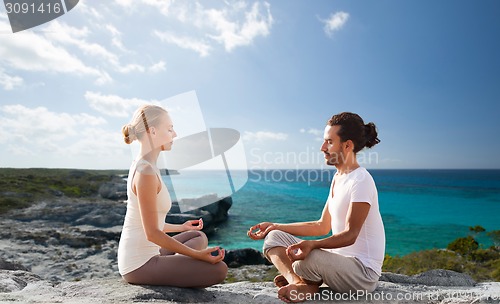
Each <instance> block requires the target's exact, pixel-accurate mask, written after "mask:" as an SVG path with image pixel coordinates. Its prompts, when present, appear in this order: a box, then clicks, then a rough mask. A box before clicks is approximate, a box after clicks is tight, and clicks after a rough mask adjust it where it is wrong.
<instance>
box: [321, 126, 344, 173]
mask: <svg viewBox="0 0 500 304" xmlns="http://www.w3.org/2000/svg"><path fill="white" fill-rule="evenodd" d="M339 129H340V126H326V127H325V132H324V134H323V137H324V139H325V141H324V142H323V145H321V151H322V152H323V153H324V154H325V162H326V164H327V165H331V166H337V165H340V164H342V163H343V162H344V153H343V143H342V142H341V141H340V137H339V136H338V135H337V132H338V131H339Z"/></svg>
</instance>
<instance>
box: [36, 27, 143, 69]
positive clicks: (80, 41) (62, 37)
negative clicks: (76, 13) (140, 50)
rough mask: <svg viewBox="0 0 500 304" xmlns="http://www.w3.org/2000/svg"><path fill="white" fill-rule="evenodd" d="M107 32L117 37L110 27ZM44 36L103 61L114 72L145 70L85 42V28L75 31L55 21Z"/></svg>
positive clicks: (86, 31)
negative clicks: (123, 62)
mask: <svg viewBox="0 0 500 304" xmlns="http://www.w3.org/2000/svg"><path fill="white" fill-rule="evenodd" d="M108 30H109V31H111V33H112V35H118V33H117V31H115V30H116V29H113V28H112V27H111V28H108ZM45 35H46V36H47V37H48V38H50V40H51V41H57V42H60V43H63V44H68V45H74V46H76V47H78V48H79V49H80V50H81V51H82V52H83V53H85V54H87V55H90V56H93V57H96V58H100V59H102V60H104V61H105V62H107V63H109V64H110V65H111V66H112V67H113V68H114V70H116V71H118V72H120V73H124V74H127V73H130V72H144V71H145V70H146V69H145V68H144V67H143V66H141V65H139V64H135V63H132V64H122V63H120V60H119V58H118V56H117V55H116V54H115V53H112V52H110V51H108V50H107V49H106V48H105V47H103V46H102V45H99V44H97V43H92V42H88V41H87V40H85V38H86V37H87V36H88V35H89V30H88V29H87V28H86V27H84V28H83V29H77V28H74V27H71V26H69V25H67V24H64V23H60V22H58V21H57V20H56V21H53V22H51V23H50V25H49V26H48V27H47V33H46V34H45ZM114 38H116V37H114ZM122 47H123V46H122Z"/></svg>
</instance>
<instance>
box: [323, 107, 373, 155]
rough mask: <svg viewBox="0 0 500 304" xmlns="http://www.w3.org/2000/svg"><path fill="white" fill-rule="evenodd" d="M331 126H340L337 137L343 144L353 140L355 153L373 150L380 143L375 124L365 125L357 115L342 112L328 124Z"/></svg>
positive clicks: (334, 116)
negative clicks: (367, 149) (366, 148)
mask: <svg viewBox="0 0 500 304" xmlns="http://www.w3.org/2000/svg"><path fill="white" fill-rule="evenodd" d="M327 125H329V126H340V129H339V131H338V133H337V135H338V136H339V137H340V140H341V141H342V142H346V141H348V140H352V142H353V143H354V153H358V152H359V151H361V150H362V149H363V148H364V147H368V148H371V147H373V146H375V145H376V144H378V143H379V142H380V139H378V138H377V128H376V127H375V124H374V123H373V122H369V123H367V124H366V125H365V123H364V122H363V119H362V118H361V117H360V116H359V115H358V114H355V113H350V112H342V113H340V114H337V115H333V116H332V118H330V119H329V120H328V122H327Z"/></svg>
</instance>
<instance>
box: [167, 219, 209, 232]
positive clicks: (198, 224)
mask: <svg viewBox="0 0 500 304" xmlns="http://www.w3.org/2000/svg"><path fill="white" fill-rule="evenodd" d="M201 229H203V219H201V218H200V219H198V220H190V221H186V222H185V223H184V224H182V225H179V224H170V223H165V224H164V225H163V232H164V233H167V232H183V231H188V230H201Z"/></svg>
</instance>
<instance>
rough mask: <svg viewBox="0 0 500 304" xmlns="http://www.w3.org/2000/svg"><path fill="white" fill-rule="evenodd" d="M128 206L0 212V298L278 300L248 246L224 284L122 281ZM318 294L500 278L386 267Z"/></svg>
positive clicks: (419, 294)
mask: <svg viewBox="0 0 500 304" xmlns="http://www.w3.org/2000/svg"><path fill="white" fill-rule="evenodd" d="M230 205H231V201H229V200H224V201H219V202H217V205H213V206H207V208H204V209H202V210H197V211H193V212H192V214H191V215H186V214H180V215H179V214H177V215H176V213H175V212H174V213H172V214H170V216H171V218H170V219H171V220H169V221H174V220H175V218H177V219H178V220H179V222H184V221H185V220H186V218H187V217H190V216H191V217H193V218H198V217H200V216H201V217H203V218H204V220H206V223H208V225H207V229H213V228H214V227H216V226H217V223H220V222H221V221H224V216H226V217H227V210H228V209H229V207H230ZM125 210H126V205H125V204H124V203H123V202H122V201H120V200H119V199H118V200H110V199H103V198H97V197H96V198H90V199H89V198H86V199H82V198H68V197H65V196H57V197H55V198H53V199H51V200H47V201H41V202H38V203H36V204H33V205H32V206H31V207H29V208H25V209H16V210H11V211H9V212H8V213H5V214H3V215H2V216H0V220H1V221H0V248H1V249H0V302H2V303H4V302H9V303H11V302H18V303H27V302H29V303H89V302H96V301H97V302H99V303H130V302H137V303H142V302H151V301H154V302H160V303H182V302H189V303H210V302H212V303H279V302H280V301H279V300H278V299H277V297H276V291H277V289H276V287H274V286H273V284H272V283H271V282H270V280H271V279H272V277H273V276H274V274H275V271H276V270H275V268H274V266H271V265H269V264H266V260H265V259H264V258H263V256H262V254H261V253H260V252H258V251H256V250H253V249H250V248H246V249H240V250H232V251H227V252H226V259H225V262H226V263H227V264H228V265H229V266H230V270H229V274H228V279H227V280H226V282H225V284H220V285H216V286H213V287H210V288H206V289H201V290H198V289H181V288H173V287H153V286H133V285H128V284H126V283H125V282H124V281H123V280H122V279H121V277H120V276H119V274H118V269H117V263H116V253H117V248H118V240H119V237H120V232H121V224H122V221H123V217H124V215H125ZM174 211H175V209H174ZM207 233H210V230H208V232H207ZM322 292H323V293H322V298H321V300H327V301H326V303H328V302H329V300H332V301H331V302H332V303H333V302H341V303H355V302H356V303H359V302H366V303H471V302H474V303H500V302H499V301H500V283H498V282H492V283H480V284H476V282H474V281H473V280H472V279H471V278H470V277H469V276H467V275H465V274H461V273H456V272H452V271H445V270H435V271H430V272H426V273H423V274H420V275H416V276H404V275H398V274H392V273H384V275H383V276H382V277H381V282H380V285H379V288H377V290H376V291H375V293H373V294H372V295H371V298H369V299H367V298H366V297H365V298H362V299H359V297H358V298H356V299H353V297H352V295H351V297H347V298H346V295H339V294H337V295H336V296H335V295H334V294H332V291H330V290H329V289H323V290H322ZM405 295H406V296H405ZM332 297H333V298H332ZM335 297H337V298H335ZM398 297H403V299H402V300H401V299H399V300H398ZM405 297H406V298H405ZM408 298H410V300H408Z"/></svg>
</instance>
